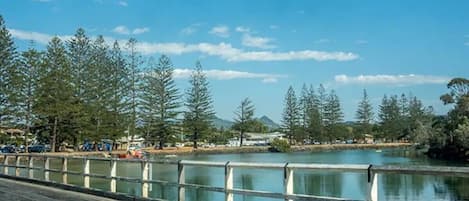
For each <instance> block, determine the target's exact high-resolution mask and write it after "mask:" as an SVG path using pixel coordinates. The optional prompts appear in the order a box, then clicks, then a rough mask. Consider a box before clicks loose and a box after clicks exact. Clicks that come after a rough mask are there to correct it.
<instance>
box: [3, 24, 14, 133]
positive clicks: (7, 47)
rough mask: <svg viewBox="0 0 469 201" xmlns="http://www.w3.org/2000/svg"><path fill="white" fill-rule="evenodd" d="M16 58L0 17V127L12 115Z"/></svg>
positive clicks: (10, 38) (11, 40)
mask: <svg viewBox="0 0 469 201" xmlns="http://www.w3.org/2000/svg"><path fill="white" fill-rule="evenodd" d="M17 58H18V54H17V52H16V48H15V45H14V43H13V39H12V37H11V34H10V32H9V31H8V29H7V28H6V25H5V21H3V17H2V16H1V15H0V126H7V124H8V122H9V121H10V120H11V117H12V116H13V113H14V108H13V107H14V105H13V103H12V99H13V98H14V97H13V95H14V94H15V92H14V90H15V87H14V85H15V84H14V79H15V78H14V76H15V74H16V69H15V68H16V64H17Z"/></svg>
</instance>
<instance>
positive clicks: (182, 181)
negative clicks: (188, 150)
mask: <svg viewBox="0 0 469 201" xmlns="http://www.w3.org/2000/svg"><path fill="white" fill-rule="evenodd" d="M184 172H185V171H184V165H183V164H182V163H181V161H179V162H178V201H184V200H186V193H185V191H184V186H182V185H184V184H185V183H186V178H185V173H184Z"/></svg>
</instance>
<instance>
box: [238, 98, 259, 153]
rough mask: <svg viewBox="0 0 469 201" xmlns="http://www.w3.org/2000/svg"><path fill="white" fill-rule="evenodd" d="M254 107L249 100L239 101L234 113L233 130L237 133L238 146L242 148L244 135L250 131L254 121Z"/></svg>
mask: <svg viewBox="0 0 469 201" xmlns="http://www.w3.org/2000/svg"><path fill="white" fill-rule="evenodd" d="M254 110H255V108H254V105H253V104H252V102H251V100H249V98H245V99H244V100H243V101H241V104H240V105H239V106H238V109H237V110H236V112H235V115H236V117H235V119H234V121H235V124H234V125H233V129H235V130H237V131H239V146H243V141H244V138H245V136H244V134H245V132H247V131H249V130H250V129H251V125H252V122H253V121H254Z"/></svg>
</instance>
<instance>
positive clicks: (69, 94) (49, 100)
mask: <svg viewBox="0 0 469 201" xmlns="http://www.w3.org/2000/svg"><path fill="white" fill-rule="evenodd" d="M38 75H39V76H38V77H39V80H38V86H37V87H38V88H37V90H36V95H35V96H36V98H37V104H36V105H35V107H34V111H36V113H37V114H38V115H39V116H40V117H41V119H42V121H43V125H44V126H45V127H46V128H47V129H46V132H47V133H48V134H49V138H50V144H51V148H52V151H56V147H57V146H56V145H57V144H59V143H60V142H62V141H63V140H65V139H66V138H67V137H69V135H73V134H74V133H67V130H68V126H69V120H70V116H71V115H73V113H75V112H77V111H76V110H75V108H73V107H70V105H71V104H73V102H74V97H73V95H74V89H73V85H72V84H71V68H70V61H69V59H68V57H67V54H66V50H65V47H64V45H63V43H62V41H61V40H60V39H59V38H58V37H54V38H52V40H51V41H50V42H49V44H48V46H47V52H46V55H45V64H44V66H43V67H41V68H40V69H39V71H38ZM67 134H69V135H67Z"/></svg>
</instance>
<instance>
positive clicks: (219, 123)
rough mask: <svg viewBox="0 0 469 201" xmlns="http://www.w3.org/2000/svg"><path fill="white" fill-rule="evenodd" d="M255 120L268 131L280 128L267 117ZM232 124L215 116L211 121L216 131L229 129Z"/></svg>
mask: <svg viewBox="0 0 469 201" xmlns="http://www.w3.org/2000/svg"><path fill="white" fill-rule="evenodd" d="M256 119H257V120H259V121H260V122H262V123H263V124H264V125H266V126H267V127H268V128H269V129H277V128H280V126H279V125H278V124H277V123H275V122H274V121H273V120H272V119H270V118H269V117H267V116H265V115H264V116H262V117H260V118H256ZM233 124H234V122H233V121H230V120H226V119H222V118H220V117H217V116H215V118H214V119H213V126H215V128H218V129H220V128H221V127H223V128H225V129H230V128H231V127H232V126H233Z"/></svg>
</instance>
